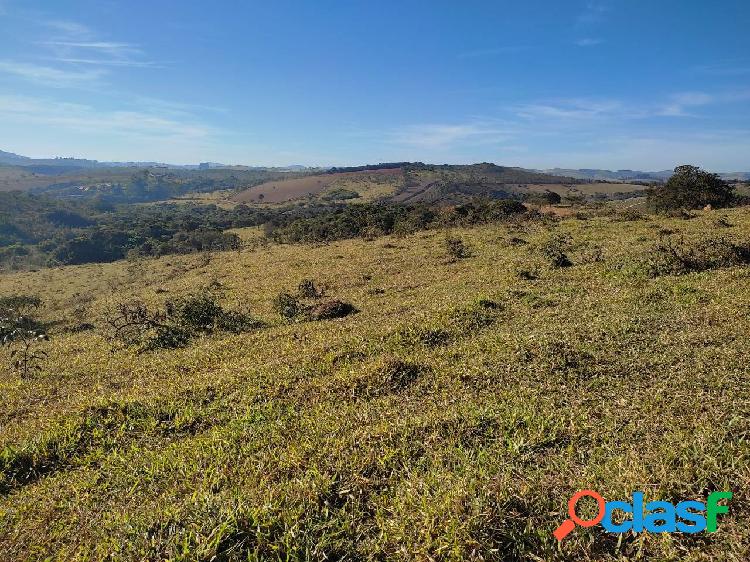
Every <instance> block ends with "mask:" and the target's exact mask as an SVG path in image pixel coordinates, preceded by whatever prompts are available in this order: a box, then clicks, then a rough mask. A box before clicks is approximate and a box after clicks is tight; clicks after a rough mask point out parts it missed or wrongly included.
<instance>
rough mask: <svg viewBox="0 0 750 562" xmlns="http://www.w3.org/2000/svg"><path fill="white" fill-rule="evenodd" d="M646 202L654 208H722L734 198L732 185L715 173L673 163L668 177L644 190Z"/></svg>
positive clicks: (663, 209)
mask: <svg viewBox="0 0 750 562" xmlns="http://www.w3.org/2000/svg"><path fill="white" fill-rule="evenodd" d="M647 195H648V203H649V206H650V207H651V208H653V209H654V210H656V211H670V210H675V209H700V208H703V207H705V206H706V205H711V206H712V207H726V206H728V205H730V204H731V203H732V201H733V200H734V187H733V186H731V185H729V184H728V183H727V182H725V181H724V180H722V179H721V178H720V177H719V176H718V175H717V174H712V173H710V172H706V171H705V170H701V169H700V168H699V167H697V166H689V165H684V166H677V167H676V168H675V169H674V174H673V175H672V177H671V178H669V180H668V181H667V183H665V184H664V185H661V186H656V187H652V188H650V189H649V190H648V193H647Z"/></svg>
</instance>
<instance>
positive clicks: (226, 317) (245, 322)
mask: <svg viewBox="0 0 750 562" xmlns="http://www.w3.org/2000/svg"><path fill="white" fill-rule="evenodd" d="M265 326H266V323H265V322H263V321H262V320H258V319H257V318H255V317H254V316H252V315H251V314H249V313H244V312H238V311H231V310H230V311H226V310H224V311H222V312H221V314H220V315H219V316H218V317H217V318H216V325H215V327H216V329H217V330H221V331H222V332H231V333H233V334H241V333H243V332H251V331H253V330H259V329H260V328H263V327H265Z"/></svg>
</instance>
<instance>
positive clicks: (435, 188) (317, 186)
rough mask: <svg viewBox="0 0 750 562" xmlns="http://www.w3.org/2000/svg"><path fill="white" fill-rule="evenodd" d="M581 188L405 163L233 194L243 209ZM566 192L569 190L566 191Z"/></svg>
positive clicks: (504, 173)
mask: <svg viewBox="0 0 750 562" xmlns="http://www.w3.org/2000/svg"><path fill="white" fill-rule="evenodd" d="M581 183H585V181H584V180H580V179H575V178H571V177H563V176H554V175H550V174H546V173H542V172H536V171H533V170H525V169H523V168H511V167H507V166H497V165H495V164H489V163H483V164H472V165H462V166H454V165H447V164H446V165H430V164H422V163H421V162H417V163H408V162H397V163H386V164H375V165H367V166H356V167H347V168H332V169H330V170H329V171H328V172H326V173H322V174H310V175H306V176H303V177H299V178H293V179H281V180H274V181H269V182H266V183H264V184H261V185H257V186H254V187H251V188H249V189H246V190H244V191H242V192H240V193H238V194H236V195H235V196H234V197H232V199H233V200H234V201H236V202H242V203H253V202H254V203H261V202H263V203H283V202H286V201H292V200H295V199H306V198H317V197H321V198H324V199H325V198H328V197H330V196H331V194H336V193H342V190H343V191H344V192H348V193H349V197H351V195H352V194H358V195H359V197H357V196H356V195H355V196H354V197H353V198H352V199H353V200H356V201H357V202H359V201H368V200H373V199H380V200H388V201H394V202H398V203H417V202H424V203H439V204H453V203H460V202H463V201H465V200H467V199H470V198H471V197H477V196H479V197H492V198H509V197H517V196H518V195H523V194H526V193H529V192H533V191H544V189H545V188H547V187H549V188H561V189H563V190H564V191H568V190H569V188H570V187H572V186H575V185H577V184H581ZM566 186H567V187H566Z"/></svg>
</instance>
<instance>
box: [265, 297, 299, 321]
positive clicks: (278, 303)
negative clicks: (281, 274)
mask: <svg viewBox="0 0 750 562" xmlns="http://www.w3.org/2000/svg"><path fill="white" fill-rule="evenodd" d="M273 309H274V311H276V312H277V313H278V314H279V316H282V317H284V318H286V319H287V320H292V319H294V318H298V317H299V316H301V315H302V314H303V313H304V312H305V306H304V305H303V304H302V303H301V302H300V300H299V299H298V298H297V297H295V296H294V295H291V294H289V293H286V292H281V293H279V294H278V295H276V296H275V297H274V299H273Z"/></svg>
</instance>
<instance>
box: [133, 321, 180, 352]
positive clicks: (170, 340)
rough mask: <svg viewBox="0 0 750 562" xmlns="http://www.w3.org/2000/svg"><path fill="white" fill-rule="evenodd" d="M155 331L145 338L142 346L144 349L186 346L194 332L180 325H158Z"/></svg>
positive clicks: (152, 349)
mask: <svg viewBox="0 0 750 562" xmlns="http://www.w3.org/2000/svg"><path fill="white" fill-rule="evenodd" d="M153 332H154V333H153V334H152V335H150V336H148V337H146V338H145V341H144V343H143V347H142V349H143V351H154V350H157V349H177V348H180V347H186V346H187V345H188V344H189V343H190V338H191V337H192V334H191V333H190V332H189V331H188V330H186V329H184V328H180V327H179V326H170V325H165V326H157V327H156V328H154V330H153Z"/></svg>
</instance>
